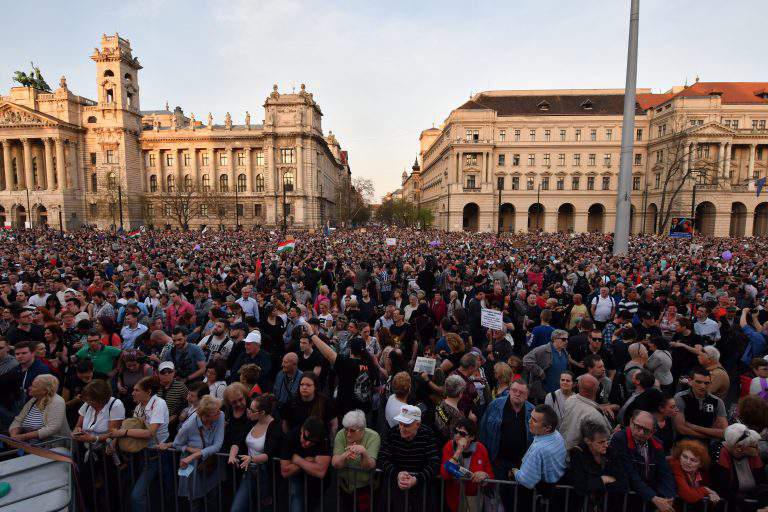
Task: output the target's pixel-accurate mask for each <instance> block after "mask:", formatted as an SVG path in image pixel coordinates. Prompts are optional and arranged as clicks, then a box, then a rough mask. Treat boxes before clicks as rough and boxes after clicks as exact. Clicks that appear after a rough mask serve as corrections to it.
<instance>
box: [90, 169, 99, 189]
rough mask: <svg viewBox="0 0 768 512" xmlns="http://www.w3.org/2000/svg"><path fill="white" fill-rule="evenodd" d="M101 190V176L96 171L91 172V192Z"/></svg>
mask: <svg viewBox="0 0 768 512" xmlns="http://www.w3.org/2000/svg"><path fill="white" fill-rule="evenodd" d="M98 191H99V177H98V176H97V175H96V173H93V174H91V192H98Z"/></svg>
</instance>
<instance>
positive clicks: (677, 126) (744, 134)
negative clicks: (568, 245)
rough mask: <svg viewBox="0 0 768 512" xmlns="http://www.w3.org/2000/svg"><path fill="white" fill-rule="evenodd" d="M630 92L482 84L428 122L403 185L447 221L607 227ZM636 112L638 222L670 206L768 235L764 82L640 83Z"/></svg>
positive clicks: (719, 225) (767, 97)
mask: <svg viewBox="0 0 768 512" xmlns="http://www.w3.org/2000/svg"><path fill="white" fill-rule="evenodd" d="M623 101H624V95H623V90H610V89H590V90H530V91H516V90H508V91H507V90H505V91H487V92H481V93H478V94H475V95H473V96H472V98H471V99H470V100H469V101H467V102H466V103H464V104H463V105H461V106H459V107H458V108H456V109H455V110H453V111H452V112H451V113H450V115H449V116H448V118H447V119H446V120H445V122H444V123H443V124H442V125H441V126H440V127H439V128H434V127H433V128H429V129H427V130H424V131H423V132H422V133H421V135H420V138H419V141H420V153H419V158H418V160H419V161H417V163H416V165H414V167H413V170H412V172H411V174H410V175H407V174H406V175H404V176H403V182H402V187H401V189H400V190H402V191H403V192H402V194H403V197H412V198H414V200H418V201H419V202H420V204H421V206H422V207H427V208H429V209H431V210H432V212H433V213H434V215H435V224H436V227H440V228H443V229H447V230H450V231H460V230H472V231H486V232H495V231H497V230H499V231H527V230H539V229H541V230H544V231H549V232H556V231H562V232H568V231H575V232H584V231H600V232H610V231H612V230H613V227H614V222H615V214H616V189H617V186H618V174H619V159H620V149H621V128H622V126H621V125H622V110H623ZM635 115H636V117H635V133H634V134H633V138H634V142H635V147H634V153H633V155H632V156H631V158H632V171H633V173H632V221H631V229H632V231H633V232H635V233H638V232H642V231H645V232H653V231H654V230H655V229H656V228H657V227H659V229H663V228H661V226H660V224H661V223H662V222H663V220H664V219H665V218H667V215H665V212H667V211H668V212H670V215H671V216H692V212H693V216H694V217H695V218H696V225H697V229H699V230H700V231H701V232H703V233H706V234H710V235H716V236H728V235H734V236H735V235H747V236H750V235H753V234H754V235H764V236H765V235H768V191H766V192H765V193H764V194H765V195H761V196H760V197H757V196H756V192H755V180H756V179H758V178H760V177H765V176H766V167H768V129H766V124H767V123H768V83H744V82H724V83H723V82H699V81H697V82H696V83H695V84H693V85H691V86H685V87H674V88H673V89H671V90H669V91H667V92H666V93H663V94H653V93H651V91H650V90H649V89H639V90H638V95H637V105H636V112H635ZM668 177H669V179H668ZM678 185H680V191H679V193H677V195H676V196H674V200H673V201H670V200H669V197H670V196H671V195H672V194H670V193H669V191H670V190H673V189H676V188H677V186H678ZM665 190H666V191H667V192H666V193H665ZM667 220H669V219H667Z"/></svg>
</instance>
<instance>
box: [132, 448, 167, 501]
mask: <svg viewBox="0 0 768 512" xmlns="http://www.w3.org/2000/svg"><path fill="white" fill-rule="evenodd" d="M158 474H160V461H159V460H158V459H149V460H147V462H146V464H145V465H144V469H142V470H141V474H140V475H139V478H138V479H137V480H136V483H135V484H134V486H133V490H132V491H131V510H133V512H144V511H146V510H149V488H150V486H151V485H152V483H153V482H154V481H155V480H156V479H157V476H158Z"/></svg>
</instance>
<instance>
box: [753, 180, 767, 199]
mask: <svg viewBox="0 0 768 512" xmlns="http://www.w3.org/2000/svg"><path fill="white" fill-rule="evenodd" d="M764 186H765V178H760V179H759V180H757V181H755V190H756V191H757V197H760V192H762V191H763V187H764Z"/></svg>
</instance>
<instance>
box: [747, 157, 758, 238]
mask: <svg viewBox="0 0 768 512" xmlns="http://www.w3.org/2000/svg"><path fill="white" fill-rule="evenodd" d="M756 149H757V145H756V144H750V145H749V163H748V164H747V179H748V180H751V179H752V176H754V174H755V150H756ZM746 236H750V235H746Z"/></svg>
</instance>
